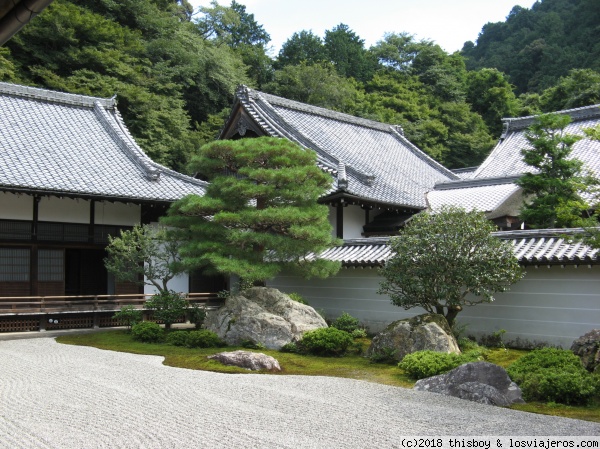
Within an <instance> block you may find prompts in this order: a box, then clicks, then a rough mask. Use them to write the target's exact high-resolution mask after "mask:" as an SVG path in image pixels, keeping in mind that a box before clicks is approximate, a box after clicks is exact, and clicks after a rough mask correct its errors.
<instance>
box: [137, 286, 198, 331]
mask: <svg viewBox="0 0 600 449" xmlns="http://www.w3.org/2000/svg"><path fill="white" fill-rule="evenodd" d="M144 307H145V308H146V309H150V310H153V311H154V314H153V317H154V319H156V320H159V321H162V322H164V323H165V327H166V328H167V329H169V328H170V327H171V324H173V323H174V322H176V321H177V320H178V319H179V318H181V317H182V316H183V315H184V314H185V311H186V309H187V307H188V302H187V300H186V299H185V298H184V297H183V296H182V295H181V294H179V293H177V292H174V291H172V290H169V291H163V292H160V293H157V294H156V295H154V296H152V297H151V298H150V299H149V300H148V301H146V303H145V304H144Z"/></svg>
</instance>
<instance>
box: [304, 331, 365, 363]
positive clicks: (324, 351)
mask: <svg viewBox="0 0 600 449" xmlns="http://www.w3.org/2000/svg"><path fill="white" fill-rule="evenodd" d="M352 341H353V340H352V337H351V336H350V334H349V333H348V332H344V331H341V330H339V329H336V328H334V327H326V328H322V329H315V330H312V331H308V332H306V333H305V334H304V336H303V337H302V340H301V341H300V343H299V344H300V347H301V350H302V352H306V353H308V354H314V355H321V356H341V355H344V353H345V352H346V350H347V349H348V346H350V344H351V343H352Z"/></svg>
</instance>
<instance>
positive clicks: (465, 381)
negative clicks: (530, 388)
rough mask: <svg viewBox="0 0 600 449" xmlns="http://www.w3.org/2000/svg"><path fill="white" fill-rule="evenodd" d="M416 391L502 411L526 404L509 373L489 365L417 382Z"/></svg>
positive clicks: (474, 365) (468, 366)
mask: <svg viewBox="0 0 600 449" xmlns="http://www.w3.org/2000/svg"><path fill="white" fill-rule="evenodd" d="M413 388H414V389H415V390H419V391H430V392H432V393H439V394H444V395H446V396H454V397H457V398H460V399H466V400H468V401H473V402H479V403H480V404H488V405H497V406H500V407H508V406H509V405H511V404H522V403H524V402H525V401H523V397H522V396H521V389H520V388H519V387H518V386H517V384H515V383H514V382H512V381H511V380H510V377H508V374H507V373H506V370H505V369H504V368H502V367H501V366H498V365H494V364H493V363H489V362H472V363H465V364H464V365H461V366H459V367H458V368H454V369H453V370H452V371H449V372H447V373H446V374H440V375H438V376H432V377H428V378H426V379H421V380H418V381H417V382H416V383H415V386H414V387H413Z"/></svg>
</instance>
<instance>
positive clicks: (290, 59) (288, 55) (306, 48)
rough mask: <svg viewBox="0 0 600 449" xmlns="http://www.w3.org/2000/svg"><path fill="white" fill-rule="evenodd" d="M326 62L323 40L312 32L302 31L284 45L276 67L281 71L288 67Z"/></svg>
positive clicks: (293, 35)
mask: <svg viewBox="0 0 600 449" xmlns="http://www.w3.org/2000/svg"><path fill="white" fill-rule="evenodd" d="M326 60H327V52H326V50H325V46H324V45H323V41H322V39H321V38H320V37H319V36H317V35H315V34H313V32H312V31H300V32H299V33H294V34H292V37H290V38H289V39H288V40H287V41H285V42H284V43H283V45H282V46H281V50H279V55H278V56H277V61H276V67H277V68H278V69H281V68H283V67H285V66H288V65H298V64H301V63H307V64H315V63H320V62H324V61H326Z"/></svg>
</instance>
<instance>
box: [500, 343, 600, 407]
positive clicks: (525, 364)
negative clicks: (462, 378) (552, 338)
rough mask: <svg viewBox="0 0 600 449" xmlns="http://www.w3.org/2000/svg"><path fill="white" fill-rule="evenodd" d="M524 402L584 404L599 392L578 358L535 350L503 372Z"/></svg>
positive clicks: (560, 351)
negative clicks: (518, 388) (516, 386)
mask: <svg viewBox="0 0 600 449" xmlns="http://www.w3.org/2000/svg"><path fill="white" fill-rule="evenodd" d="M506 371H507V372H508V375H509V376H510V377H511V379H512V380H513V381H514V382H515V383H516V384H517V385H519V387H520V388H521V391H522V392H523V398H524V399H525V400H526V401H543V402H557V403H561V404H567V405H577V404H583V405H584V404H587V403H589V402H590V401H591V399H592V398H593V397H594V396H595V395H596V394H597V393H598V380H597V378H595V377H594V376H593V375H592V374H590V373H589V372H587V371H586V369H585V368H584V367H583V365H582V364H581V361H580V359H579V357H577V356H576V355H575V354H573V353H572V352H571V351H567V350H565V349H556V348H543V349H535V350H533V351H531V352H530V353H529V354H527V355H524V356H523V357H521V358H520V359H519V360H517V361H516V362H515V363H513V364H512V365H510V366H509V367H508V369H507V370H506Z"/></svg>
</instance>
